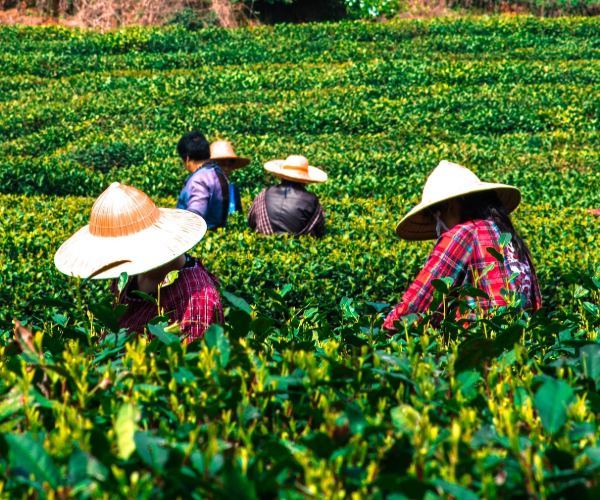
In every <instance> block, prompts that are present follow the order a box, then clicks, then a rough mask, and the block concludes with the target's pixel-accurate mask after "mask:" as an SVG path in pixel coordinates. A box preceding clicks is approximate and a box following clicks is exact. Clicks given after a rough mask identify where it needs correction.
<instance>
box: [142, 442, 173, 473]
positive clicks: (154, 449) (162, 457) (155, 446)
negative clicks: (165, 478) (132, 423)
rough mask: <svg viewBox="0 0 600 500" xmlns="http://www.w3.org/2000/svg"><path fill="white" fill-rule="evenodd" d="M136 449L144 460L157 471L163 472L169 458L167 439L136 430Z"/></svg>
mask: <svg viewBox="0 0 600 500" xmlns="http://www.w3.org/2000/svg"><path fill="white" fill-rule="evenodd" d="M134 441H135V449H136V451H137V454H138V455H139V457H140V458H141V459H142V461H143V462H144V463H145V464H146V465H147V466H148V467H150V468H152V469H153V470H154V471H155V472H157V473H159V474H160V473H162V472H163V470H164V466H165V464H166V463H167V460H168V459H169V450H168V449H167V448H166V447H165V440H164V439H160V438H157V437H154V436H152V434H150V433H149V432H136V433H135V437H134Z"/></svg>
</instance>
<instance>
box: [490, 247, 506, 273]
mask: <svg viewBox="0 0 600 500" xmlns="http://www.w3.org/2000/svg"><path fill="white" fill-rule="evenodd" d="M486 250H487V252H488V253H489V254H490V255H491V256H492V257H494V259H496V260H497V261H498V262H500V263H501V264H502V263H503V262H504V255H502V254H501V253H500V252H499V251H498V250H496V249H495V248H494V247H487V248H486ZM488 272H489V271H488Z"/></svg>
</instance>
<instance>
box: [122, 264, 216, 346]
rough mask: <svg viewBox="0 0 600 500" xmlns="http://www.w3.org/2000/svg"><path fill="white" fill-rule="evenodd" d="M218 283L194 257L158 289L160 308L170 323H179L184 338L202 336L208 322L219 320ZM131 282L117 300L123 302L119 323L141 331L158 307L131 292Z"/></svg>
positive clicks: (132, 281) (123, 326)
mask: <svg viewBox="0 0 600 500" xmlns="http://www.w3.org/2000/svg"><path fill="white" fill-rule="evenodd" d="M218 283H219V282H218V280H217V278H215V277H214V276H213V275H212V274H211V273H209V272H208V271H207V270H206V268H205V267H204V266H203V265H202V264H201V263H200V262H199V261H198V260H197V259H190V262H189V264H188V265H186V267H184V268H183V269H181V270H180V271H179V276H178V277H177V279H176V280H175V281H174V282H173V283H171V284H170V285H168V286H164V287H162V288H161V289H160V307H161V309H162V310H163V311H164V312H165V313H166V314H167V315H168V316H169V318H170V319H171V321H172V322H177V323H179V328H180V329H181V332H182V333H183V335H184V338H185V339H186V340H187V341H189V342H191V341H192V340H195V339H197V338H200V337H202V336H203V335H204V332H205V331H206V329H207V328H208V327H209V326H210V325H211V324H213V323H222V322H223V307H222V305H221V296H220V295H219V292H218V290H217V286H218ZM134 285H135V283H134V280H131V281H130V282H129V284H128V285H127V287H126V288H125V290H124V291H123V293H122V295H121V297H120V299H119V303H120V304H126V305H127V310H126V312H125V314H124V315H123V316H122V317H121V319H120V326H121V327H122V328H127V329H128V330H130V331H133V332H138V333H141V332H143V331H144V329H145V328H146V325H147V324H148V322H149V321H150V320H151V319H153V318H155V317H156V316H157V314H158V310H157V306H156V304H152V303H150V302H148V301H147V300H144V299H142V298H140V297H136V296H135V295H133V294H132V293H131V292H132V290H131V289H132V288H133V287H134Z"/></svg>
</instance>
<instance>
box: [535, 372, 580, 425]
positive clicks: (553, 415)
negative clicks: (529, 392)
mask: <svg viewBox="0 0 600 500" xmlns="http://www.w3.org/2000/svg"><path fill="white" fill-rule="evenodd" d="M573 394H574V393H573V389H572V388H571V386H570V385H569V384H567V383H566V382H565V381H564V380H556V379H554V378H548V379H547V380H546V381H545V382H544V383H543V384H542V386H541V387H540V388H539V389H538V390H537V392H536V393H535V397H534V403H535V408H536V410H537V411H538V414H539V416H540V418H541V420H542V425H543V426H544V429H546V430H547V431H548V432H550V433H551V434H555V433H556V432H558V431H559V430H560V429H561V428H562V426H563V425H564V424H565V421H566V419H567V407H568V406H569V403H570V402H571V400H572V399H573Z"/></svg>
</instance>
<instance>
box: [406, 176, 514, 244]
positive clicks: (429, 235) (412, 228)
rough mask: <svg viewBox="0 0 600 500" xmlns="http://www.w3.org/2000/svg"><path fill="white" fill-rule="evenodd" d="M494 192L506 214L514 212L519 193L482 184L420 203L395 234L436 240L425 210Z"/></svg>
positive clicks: (416, 239)
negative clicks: (448, 202)
mask: <svg viewBox="0 0 600 500" xmlns="http://www.w3.org/2000/svg"><path fill="white" fill-rule="evenodd" d="M485 191H495V192H496V194H497V195H498V198H499V199H500V202H501V203H502V205H504V208H505V209H506V211H507V212H508V213H510V212H512V211H513V210H515V209H516V208H517V207H518V206H519V203H520V202H521V191H519V190H518V189H517V188H516V187H514V186H509V185H507V184H494V183H490V182H482V183H481V186H480V187H478V188H470V189H468V190H465V191H464V192H461V193H455V194H453V195H452V196H448V197H446V198H440V199H438V200H433V201H429V202H421V203H419V204H418V205H416V206H415V207H413V208H412V210H411V211H410V212H408V214H406V216H405V217H404V218H403V219H402V220H401V221H400V222H399V223H398V225H397V226H396V234H397V235H398V236H399V237H400V238H402V239H404V240H409V241H424V240H432V239H436V238H437V237H438V236H437V234H436V231H435V221H434V220H433V218H432V217H431V215H430V214H429V213H428V212H427V209H428V208H430V207H432V206H434V205H437V204H438V203H441V202H443V201H448V200H452V199H454V198H460V197H461V196H465V195H468V194H471V193H481V192H485Z"/></svg>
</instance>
